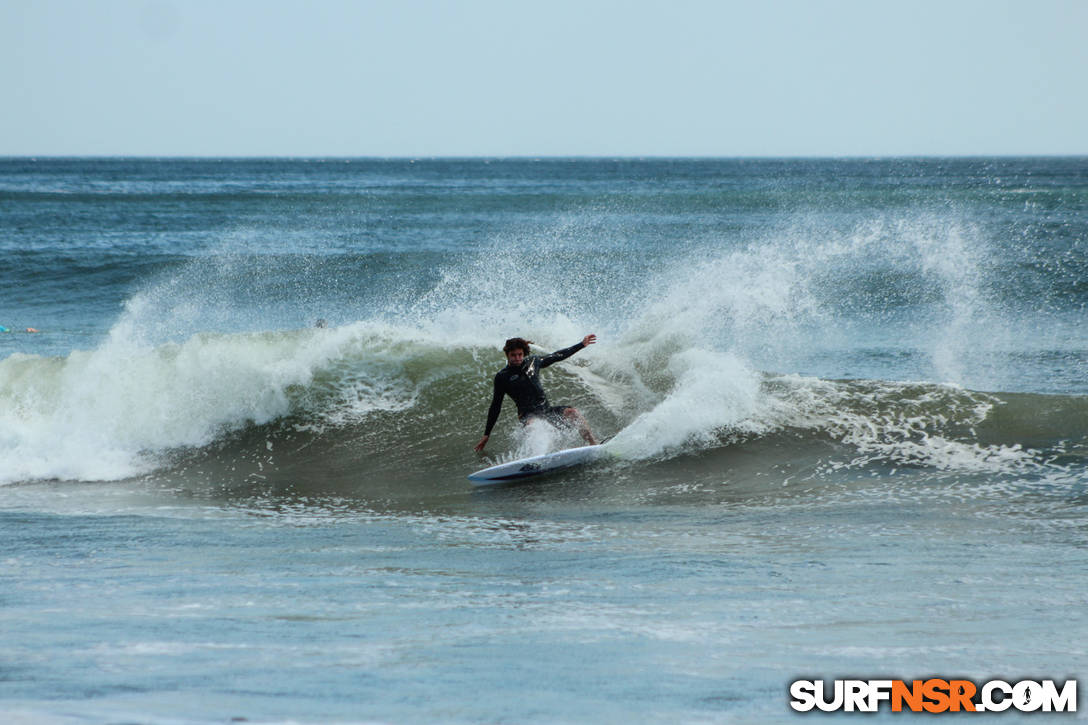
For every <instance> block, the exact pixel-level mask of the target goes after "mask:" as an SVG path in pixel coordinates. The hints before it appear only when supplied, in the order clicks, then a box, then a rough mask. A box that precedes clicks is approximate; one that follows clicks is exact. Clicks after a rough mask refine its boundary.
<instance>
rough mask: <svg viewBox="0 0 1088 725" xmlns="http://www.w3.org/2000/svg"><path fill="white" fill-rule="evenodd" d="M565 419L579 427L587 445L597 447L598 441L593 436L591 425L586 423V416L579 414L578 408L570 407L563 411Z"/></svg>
mask: <svg viewBox="0 0 1088 725" xmlns="http://www.w3.org/2000/svg"><path fill="white" fill-rule="evenodd" d="M563 417H564V418H566V419H567V420H568V421H570V422H571V424H573V425H576V426H578V432H579V433H581V434H582V438H584V439H585V441H586V443H588V444H590V445H591V446H595V445H597V443H598V441H597V439H596V438H595V437H594V436H593V431H591V430H590V429H589V423H588V422H587V421H586V419H585V416H584V415H582V414H581V413H579V412H578V409H577V408H570V407H568V408H567V409H566V410H564V411H563Z"/></svg>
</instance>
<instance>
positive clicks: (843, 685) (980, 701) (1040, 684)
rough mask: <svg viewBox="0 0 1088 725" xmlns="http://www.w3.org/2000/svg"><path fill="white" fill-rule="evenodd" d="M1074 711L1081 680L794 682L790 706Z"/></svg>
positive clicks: (800, 708)
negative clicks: (1059, 681)
mask: <svg viewBox="0 0 1088 725" xmlns="http://www.w3.org/2000/svg"><path fill="white" fill-rule="evenodd" d="M882 706H887V707H889V708H890V709H891V711H892V712H934V713H940V712H1004V711H1005V710H1008V709H1010V708H1011V709H1013V710H1018V711H1020V712H1076V711H1077V681H1076V680H1066V681H1065V682H1064V683H1063V684H1062V685H1061V686H1060V687H1059V686H1058V684H1057V683H1056V682H1055V681H1054V680H1038V681H1036V680H1021V681H1019V682H1016V683H1009V682H1005V681H1004V680H990V681H989V682H985V683H982V684H981V685H980V684H976V683H974V682H972V681H970V680H944V679H939V678H930V679H928V680H911V681H910V682H907V681H905V680H835V681H834V683H831V684H830V686H829V683H827V682H825V681H824V680H796V681H794V682H792V683H791V684H790V707H792V708H793V709H794V710H796V711H798V712H809V711H812V710H822V711H823V712H835V711H843V712H877V711H878V710H880V709H881V707H882Z"/></svg>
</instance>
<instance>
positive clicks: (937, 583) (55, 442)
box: [0, 159, 1088, 722]
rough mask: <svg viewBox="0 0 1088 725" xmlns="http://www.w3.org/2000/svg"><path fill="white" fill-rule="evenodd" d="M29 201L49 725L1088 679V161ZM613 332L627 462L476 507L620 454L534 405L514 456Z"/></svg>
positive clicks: (597, 424) (26, 387)
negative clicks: (567, 465)
mask: <svg viewBox="0 0 1088 725" xmlns="http://www.w3.org/2000/svg"><path fill="white" fill-rule="evenodd" d="M0 209H2V211H3V213H2V214H0V254H2V255H3V256H4V258H5V260H6V262H7V266H8V268H9V270H10V273H9V274H7V275H5V278H4V279H2V280H0V292H2V295H0V299H2V300H3V302H0V324H4V325H6V326H8V327H10V328H12V329H14V330H20V329H22V328H26V327H34V328H37V329H40V330H42V332H40V333H23V332H13V333H6V334H0V531H2V532H3V533H4V540H5V544H4V546H5V551H4V552H3V554H2V557H3V560H4V561H5V569H4V574H3V579H4V581H5V586H6V587H7V588H8V591H10V592H12V594H11V595H10V596H9V597H8V598H7V599H6V600H5V603H4V604H3V609H4V614H5V617H6V618H7V620H8V621H9V622H10V623H12V624H13V625H17V628H16V629H14V630H13V631H19V632H22V633H24V634H19V635H16V636H15V637H13V638H9V640H8V641H7V642H6V643H5V644H4V645H3V648H2V649H0V665H2V666H3V668H4V672H5V673H6V675H7V676H6V677H4V678H0V703H7V708H8V710H9V711H10V712H12V713H16V714H17V715H18V716H19V717H21V718H23V719H25V720H26V721H28V722H36V721H49V722H98V721H101V720H102V719H106V720H115V719H135V720H138V721H142V722H222V721H223V719H224V718H227V719H229V717H235V716H236V717H246V718H247V719H250V720H254V721H270V722H281V721H292V722H298V721H302V722H328V721H343V722H346V721H390V722H406V721H407V722H415V721H421V722H422V721H433V720H434V719H440V720H443V721H453V722H475V721H479V720H487V721H494V720H502V719H511V720H515V721H519V722H525V721H530V722H555V721H585V720H606V721H620V720H622V721H648V722H651V721H660V720H680V721H688V720H690V721H739V722H746V721H751V720H752V719H758V720H760V721H775V720H778V719H783V720H784V719H788V718H790V713H789V711H788V707H787V705H786V698H785V695H784V693H785V692H786V691H787V689H788V683H789V682H790V681H792V679H795V678H796V677H797V676H800V675H802V674H804V675H809V674H813V673H821V674H826V675H827V677H828V678H829V679H833V678H834V677H836V676H844V675H849V676H854V675H865V676H870V675H872V676H874V677H875V676H879V675H894V676H895V677H904V678H907V679H909V678H911V677H915V676H921V675H927V676H928V675H931V674H933V673H942V672H943V673H944V674H948V675H956V676H962V675H966V676H971V677H972V678H973V679H977V678H983V679H985V678H988V677H990V676H995V677H1004V678H1005V679H1009V678H1012V677H1013V676H1014V675H1022V674H1024V673H1029V674H1040V675H1043V674H1045V675H1046V676H1053V677H1055V678H1059V677H1064V676H1075V675H1076V674H1077V672H1078V670H1083V666H1084V664H1085V653H1084V651H1083V648H1080V647H1078V646H1077V645H1075V644H1073V645H1070V642H1075V641H1077V637H1076V636H1075V634H1076V633H1077V632H1081V633H1083V632H1084V631H1085V622H1084V618H1083V615H1082V614H1080V612H1083V611H1088V610H1086V609H1084V607H1083V605H1084V604H1085V603H1086V602H1085V601H1084V590H1083V587H1082V584H1081V583H1082V581H1083V574H1084V571H1085V568H1084V567H1085V564H1086V563H1088V559H1086V557H1085V554H1084V536H1083V532H1084V526H1085V524H1086V523H1088V510H1086V509H1085V505H1086V502H1088V498H1086V486H1088V465H1086V463H1088V385H1086V383H1085V380H1088V326H1086V325H1085V324H1084V320H1085V313H1086V309H1085V308H1086V304H1088V287H1086V286H1085V281H1084V280H1085V279H1088V163H1086V162H1085V161H1084V160H1083V159H975V160H965V159H964V160H947V159H932V160H925V159H915V160H871V161H866V160H857V161H816V160H805V161H788V160H779V161H776V160H767V161H754V160H746V161H728V160H679V159H678V160H647V161H635V160H589V159H580V160H545V161H532V160H503V159H494V160H484V159H481V160H416V161H413V160H365V159H364V160H350V159H346V160H345V159H338V160H333V159H320V160H203V161H201V160H123V159H101V160H91V159H84V160H78V159H71V160H64V159H55V160H40V161H34V160H29V159H6V160H0ZM318 320H322V324H321V325H320V326H319V325H318V324H316V323H317V321H318ZM589 333H594V334H597V335H598V337H599V343H598V344H597V345H594V346H592V347H590V348H587V349H585V350H583V351H581V352H579V353H578V354H577V355H576V356H574V357H572V358H570V359H569V360H567V361H565V362H563V363H560V364H558V365H555V366H553V367H551V368H549V369H548V370H547V371H545V372H544V375H543V379H544V384H545V387H546V389H547V391H548V395H549V398H550V399H551V400H552V401H553V403H563V404H571V405H576V406H577V407H578V408H579V409H580V410H581V411H582V412H583V413H584V414H585V415H586V417H587V419H588V420H589V422H590V424H591V425H592V426H593V429H594V431H595V432H597V434H598V435H599V436H602V437H604V438H606V439H607V440H608V442H607V443H606V446H607V447H608V448H609V450H610V451H611V452H612V453H613V454H614V455H613V456H611V457H609V458H608V460H607V461H605V462H602V463H599V464H596V465H593V466H590V467H587V468H585V469H580V470H578V471H574V472H568V473H565V474H561V475H557V476H553V477H549V478H546V479H544V480H542V481H541V482H539V483H533V484H527V485H519V486H509V487H500V489H499V490H497V491H488V492H479V491H473V490H472V487H471V486H470V485H469V484H468V482H467V481H466V480H465V476H466V475H467V474H468V473H470V472H471V471H473V470H476V469H477V468H481V467H483V466H484V465H490V464H492V463H495V462H499V461H505V460H512V459H514V458H517V457H522V456H527V455H536V454H539V453H544V452H547V451H550V450H556V449H559V448H563V447H569V446H573V445H578V441H579V438H578V435H577V433H576V432H575V431H571V430H565V429H555V428H550V427H545V426H535V427H532V428H528V429H522V428H521V427H520V426H519V425H518V424H517V422H516V419H515V416H514V414H513V412H512V408H513V406H512V405H511V404H509V401H508V403H507V405H506V406H504V411H503V416H502V417H501V418H500V421H499V424H498V426H497V427H496V430H495V434H494V435H493V436H492V439H491V441H490V442H489V444H488V448H487V452H486V455H483V456H480V455H478V454H476V453H474V452H473V450H472V446H473V444H474V443H475V442H476V441H477V440H478V439H479V436H480V434H481V433H482V429H483V425H484V419H485V416H486V411H487V406H488V403H489V402H490V395H491V378H492V376H493V375H494V373H495V372H496V371H497V370H498V369H499V368H501V367H502V366H503V364H505V361H504V359H503V357H502V353H501V349H500V348H501V345H502V342H503V340H505V339H506V338H507V337H511V336H515V335H517V336H523V337H527V338H529V339H532V340H535V341H537V350H536V351H537V352H540V353H547V352H551V351H552V350H555V349H559V348H561V347H566V346H568V345H570V344H573V343H574V342H575V341H577V340H579V339H581V337H582V336H584V335H585V334H589ZM137 542H138V544H137ZM1055 562H1060V566H1056V565H1055ZM1042 572H1045V574H1044V573H1042ZM80 591H86V592H91V591H95V592H97V594H96V595H95V596H94V597H91V598H87V597H86V596H80V595H79V594H78V592H80ZM46 612H48V613H50V614H49V616H46V615H45V613H46ZM58 621H59V622H61V623H62V626H60V627H57V626H56V625H57V623H58ZM1070 632H1072V633H1073V634H1074V636H1073V637H1070ZM39 652H40V653H42V654H39ZM50 653H52V655H56V656H51V655H50ZM62 655H63V656H62ZM300 667H304V668H305V676H304V677H302V678H298V675H299V668H300ZM579 672H581V673H583V676H579V675H578V673H579ZM420 678H423V680H424V681H426V682H428V683H429V684H427V685H420V684H419V683H420V681H421V680H420ZM466 678H468V680H472V681H475V682H483V683H487V684H488V686H489V688H490V691H491V692H492V693H493V696H492V698H490V699H488V700H486V701H483V700H477V699H475V698H474V697H472V696H471V694H469V691H467V690H465V689H464V685H465V683H466V681H468V680H466ZM621 683H623V684H621ZM424 692H425V693H427V696H426V697H425V698H423V697H422V695H421V693H424Z"/></svg>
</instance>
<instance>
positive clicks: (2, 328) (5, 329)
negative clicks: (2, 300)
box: [0, 325, 11, 332]
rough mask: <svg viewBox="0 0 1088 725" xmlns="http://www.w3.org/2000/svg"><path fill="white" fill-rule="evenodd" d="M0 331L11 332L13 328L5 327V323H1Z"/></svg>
mask: <svg viewBox="0 0 1088 725" xmlns="http://www.w3.org/2000/svg"><path fill="white" fill-rule="evenodd" d="M0 332H11V330H9V329H8V328H6V327H4V326H3V325H0Z"/></svg>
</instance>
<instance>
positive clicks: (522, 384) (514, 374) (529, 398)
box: [476, 335, 597, 452]
mask: <svg viewBox="0 0 1088 725" xmlns="http://www.w3.org/2000/svg"><path fill="white" fill-rule="evenodd" d="M595 342H597V336H596V335H586V336H585V337H584V338H582V341H581V342H579V343H578V344H576V345H571V346H570V347H566V348H563V349H562V350H556V351H555V352H553V353H552V354H550V355H545V356H543V357H537V356H536V355H530V354H529V346H530V345H532V344H533V343H532V342H531V341H530V340H526V339H524V338H521V337H512V338H510V339H509V340H507V341H506V344H505V345H504V346H503V348H502V351H503V352H504V353H506V362H507V365H506V367H504V368H503V369H502V370H500V371H499V372H498V373H497V374H496V375H495V392H494V394H493V395H492V397H491V408H490V409H488V411H487V425H486V426H485V427H484V437H483V438H481V439H480V442H479V443H477V444H476V451H477V452H478V451H482V450H483V449H484V446H485V445H487V439H488V438H490V437H491V429H492V428H494V427H495V422H496V421H497V420H498V419H499V412H500V411H501V410H502V399H503V396H504V395H509V396H510V397H511V398H513V400H514V403H515V404H516V405H517V406H518V420H520V421H521V423H522V425H528V424H529V423H531V422H533V421H534V420H537V419H544V420H546V421H548V422H550V423H564V422H566V423H570V424H573V425H577V426H578V429H579V431H580V432H581V434H582V438H584V439H585V440H586V442H587V443H589V444H590V445H596V444H597V439H596V438H594V437H593V432H592V431H591V430H590V429H589V424H588V423H586V419H585V418H584V417H583V416H582V414H581V413H579V412H578V410H577V409H576V408H572V407H570V406H569V405H555V406H553V405H549V404H548V396H546V395H545V394H544V387H543V386H542V385H541V384H540V371H541V370H543V369H544V368H546V367H548V366H549V365H551V364H552V363H557V362H559V361H560V360H566V359H567V358H568V357H570V356H571V355H573V354H574V353H576V352H578V351H579V350H581V349H582V348H584V347H588V346H589V345H592V344H594V343H595Z"/></svg>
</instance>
